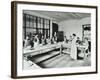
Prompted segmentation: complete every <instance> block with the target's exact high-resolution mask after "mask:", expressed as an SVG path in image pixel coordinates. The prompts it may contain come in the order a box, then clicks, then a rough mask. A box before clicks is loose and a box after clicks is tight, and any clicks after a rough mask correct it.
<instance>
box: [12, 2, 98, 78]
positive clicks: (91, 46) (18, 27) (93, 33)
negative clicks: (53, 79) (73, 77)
mask: <svg viewBox="0 0 100 80" xmlns="http://www.w3.org/2000/svg"><path fill="white" fill-rule="evenodd" d="M12 7H13V8H12V14H13V17H14V18H12V22H13V24H12V30H13V34H12V37H13V38H12V41H13V42H12V44H13V45H12V47H13V50H12V67H13V69H12V76H13V77H36V76H37V77H38V76H57V75H69V74H86V73H87V74H88V73H97V7H96V6H83V5H82V6H81V5H65V4H50V3H34V2H33V3H32V2H20V1H19V2H16V1H15V2H13V3H12ZM14 15H15V16H14Z"/></svg>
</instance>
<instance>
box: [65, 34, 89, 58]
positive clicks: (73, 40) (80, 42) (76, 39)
mask: <svg viewBox="0 0 100 80" xmlns="http://www.w3.org/2000/svg"><path fill="white" fill-rule="evenodd" d="M64 43H70V46H71V47H70V56H71V58H73V59H77V56H76V55H77V54H78V50H77V46H78V45H81V46H85V53H88V52H89V47H90V45H89V41H88V39H87V38H84V40H80V38H79V37H77V36H76V34H72V35H71V36H70V39H67V38H66V36H64Z"/></svg>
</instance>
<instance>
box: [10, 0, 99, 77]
mask: <svg viewBox="0 0 100 80" xmlns="http://www.w3.org/2000/svg"><path fill="white" fill-rule="evenodd" d="M18 4H23V5H44V6H53V7H54V6H56V7H57V6H59V7H72V8H74V7H75V8H80V9H81V8H89V9H95V10H96V13H95V14H96V16H95V20H96V22H95V24H96V25H95V30H96V31H95V34H96V35H95V37H96V38H95V41H96V43H95V45H96V46H95V47H96V50H95V53H96V56H95V59H96V60H95V61H96V63H95V64H96V65H95V71H92V72H76V73H58V74H43V75H42V74H41V75H27V76H18V75H17V74H18V73H17V72H18V71H17V64H18V61H17V58H18V57H17V55H18V51H17V48H18V45H17V39H18V38H17V33H18V32H17V5H18ZM97 13H98V9H97V6H91V5H74V4H58V3H42V2H27V1H26V2H25V1H12V2H11V77H12V78H16V79H17V78H35V77H50V76H67V75H80V74H96V73H97V72H98V67H97V66H98V65H97V63H98V61H97V60H98V58H97V55H98V53H97V50H98V47H97V45H98V41H97V40H98V32H97V30H98V28H97V24H98V20H97V19H98V14H97Z"/></svg>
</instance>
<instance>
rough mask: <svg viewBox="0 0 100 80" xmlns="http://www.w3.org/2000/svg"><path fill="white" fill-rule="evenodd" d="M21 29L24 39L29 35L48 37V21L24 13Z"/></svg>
mask: <svg viewBox="0 0 100 80" xmlns="http://www.w3.org/2000/svg"><path fill="white" fill-rule="evenodd" d="M23 29H24V30H23V31H24V32H23V33H24V38H26V36H27V35H29V34H31V35H32V36H33V35H36V34H40V33H41V34H42V35H43V36H46V38H48V37H50V20H49V19H45V18H41V17H37V16H34V15H30V14H25V13H24V14H23Z"/></svg>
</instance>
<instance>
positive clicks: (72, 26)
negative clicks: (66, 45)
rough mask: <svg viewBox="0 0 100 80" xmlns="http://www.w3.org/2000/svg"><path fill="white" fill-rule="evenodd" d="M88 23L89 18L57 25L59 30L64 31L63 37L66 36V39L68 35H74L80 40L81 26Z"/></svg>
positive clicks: (62, 22) (89, 21)
mask: <svg viewBox="0 0 100 80" xmlns="http://www.w3.org/2000/svg"><path fill="white" fill-rule="evenodd" d="M90 23H91V19H90V17H87V18H83V19H74V20H66V21H61V22H60V23H59V30H60V31H64V35H66V36H67V37H68V38H69V36H70V35H72V34H73V33H75V34H76V35H77V36H78V37H80V38H81V39H82V25H83V24H90Z"/></svg>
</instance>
